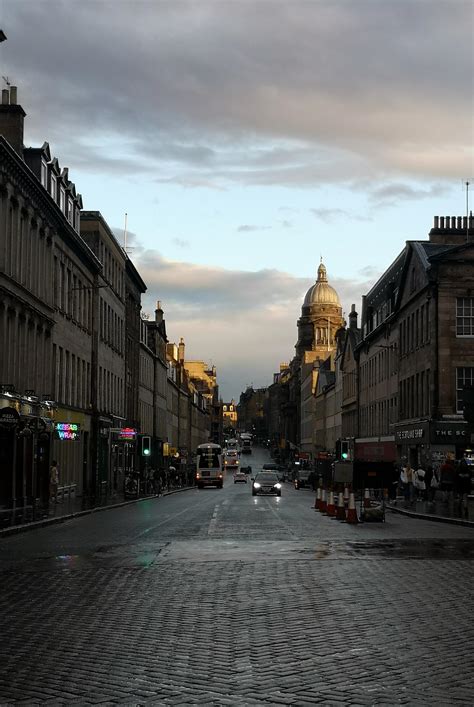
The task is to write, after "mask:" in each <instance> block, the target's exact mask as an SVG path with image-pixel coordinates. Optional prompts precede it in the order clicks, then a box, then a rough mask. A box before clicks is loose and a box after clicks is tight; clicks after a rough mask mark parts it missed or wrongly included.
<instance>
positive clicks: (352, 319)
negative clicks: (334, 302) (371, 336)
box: [349, 304, 358, 329]
mask: <svg viewBox="0 0 474 707" xmlns="http://www.w3.org/2000/svg"><path fill="white" fill-rule="evenodd" d="M357 316H358V315H357V312H356V306H355V304H352V305H351V311H350V312H349V329H357Z"/></svg>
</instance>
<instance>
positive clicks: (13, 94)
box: [10, 86, 18, 106]
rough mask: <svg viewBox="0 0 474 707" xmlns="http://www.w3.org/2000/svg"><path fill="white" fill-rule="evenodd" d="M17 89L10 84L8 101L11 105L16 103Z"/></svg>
mask: <svg viewBox="0 0 474 707" xmlns="http://www.w3.org/2000/svg"><path fill="white" fill-rule="evenodd" d="M17 90H18V89H17V87H16V86H10V103H11V104H12V106H15V105H16V103H17Z"/></svg>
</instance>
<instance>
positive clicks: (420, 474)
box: [414, 465, 426, 501]
mask: <svg viewBox="0 0 474 707" xmlns="http://www.w3.org/2000/svg"><path fill="white" fill-rule="evenodd" d="M425 479H426V471H425V470H424V469H423V467H422V466H421V465H420V466H419V467H418V469H417V470H416V471H415V472H414V486H415V490H416V496H417V500H419V501H426V481H425Z"/></svg>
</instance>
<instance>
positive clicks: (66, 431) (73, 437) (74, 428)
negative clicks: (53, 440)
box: [54, 422, 81, 442]
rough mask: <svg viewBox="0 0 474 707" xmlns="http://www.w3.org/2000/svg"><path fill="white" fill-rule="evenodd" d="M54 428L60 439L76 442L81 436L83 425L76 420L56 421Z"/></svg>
mask: <svg viewBox="0 0 474 707" xmlns="http://www.w3.org/2000/svg"><path fill="white" fill-rule="evenodd" d="M54 429H55V431H56V436H57V437H58V439H61V440H63V441H66V440H69V441H71V442H76V441H77V440H78V439H80V436H81V426H80V425H78V424H77V423H76V422H56V424H55V426H54Z"/></svg>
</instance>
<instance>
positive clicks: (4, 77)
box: [2, 76, 11, 86]
mask: <svg viewBox="0 0 474 707" xmlns="http://www.w3.org/2000/svg"><path fill="white" fill-rule="evenodd" d="M2 79H3V80H4V81H5V83H6V84H7V86H11V81H10V79H9V78H8V76H2Z"/></svg>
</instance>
